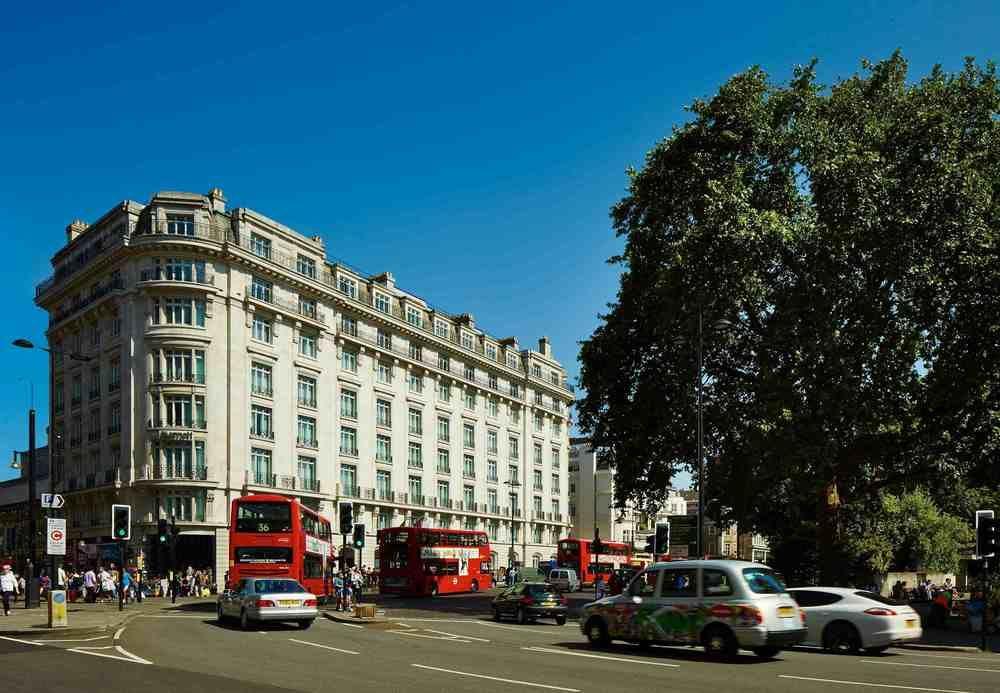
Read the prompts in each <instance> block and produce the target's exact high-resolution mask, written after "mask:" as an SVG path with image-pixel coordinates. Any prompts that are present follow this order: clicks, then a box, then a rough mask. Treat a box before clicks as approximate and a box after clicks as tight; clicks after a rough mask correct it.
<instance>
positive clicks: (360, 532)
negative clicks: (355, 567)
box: [354, 525, 365, 549]
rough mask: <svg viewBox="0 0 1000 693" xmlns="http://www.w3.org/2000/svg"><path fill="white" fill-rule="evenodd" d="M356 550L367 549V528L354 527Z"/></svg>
mask: <svg viewBox="0 0 1000 693" xmlns="http://www.w3.org/2000/svg"><path fill="white" fill-rule="evenodd" d="M354 548H356V549H363V548H365V526H364V525H354Z"/></svg>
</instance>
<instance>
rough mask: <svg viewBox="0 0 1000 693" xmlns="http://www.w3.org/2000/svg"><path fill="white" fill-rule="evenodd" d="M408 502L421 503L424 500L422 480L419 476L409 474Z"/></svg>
mask: <svg viewBox="0 0 1000 693" xmlns="http://www.w3.org/2000/svg"><path fill="white" fill-rule="evenodd" d="M409 490H410V503H412V504H414V505H423V502H424V482H423V480H422V479H421V478H420V477H419V476H411V477H410V479H409Z"/></svg>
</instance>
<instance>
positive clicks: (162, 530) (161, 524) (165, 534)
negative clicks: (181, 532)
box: [156, 518, 170, 546]
mask: <svg viewBox="0 0 1000 693" xmlns="http://www.w3.org/2000/svg"><path fill="white" fill-rule="evenodd" d="M156 541H157V543H159V544H161V545H163V546H166V545H167V542H168V541H170V526H169V525H168V524H167V520H166V518H160V519H159V520H157V521H156Z"/></svg>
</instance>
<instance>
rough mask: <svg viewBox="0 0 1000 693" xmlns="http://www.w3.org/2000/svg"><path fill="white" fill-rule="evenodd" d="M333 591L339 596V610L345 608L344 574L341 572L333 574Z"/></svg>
mask: <svg viewBox="0 0 1000 693" xmlns="http://www.w3.org/2000/svg"><path fill="white" fill-rule="evenodd" d="M333 593H334V595H336V597H337V611H343V610H344V576H343V575H342V574H341V573H339V572H338V573H334V574H333Z"/></svg>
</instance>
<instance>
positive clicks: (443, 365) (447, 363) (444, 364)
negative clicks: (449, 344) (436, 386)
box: [438, 353, 451, 371]
mask: <svg viewBox="0 0 1000 693" xmlns="http://www.w3.org/2000/svg"><path fill="white" fill-rule="evenodd" d="M438 368H440V369H441V370H443V371H448V370H451V359H450V358H448V354H441V353H439V354H438Z"/></svg>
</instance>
